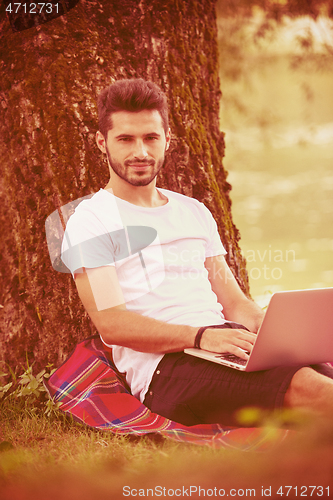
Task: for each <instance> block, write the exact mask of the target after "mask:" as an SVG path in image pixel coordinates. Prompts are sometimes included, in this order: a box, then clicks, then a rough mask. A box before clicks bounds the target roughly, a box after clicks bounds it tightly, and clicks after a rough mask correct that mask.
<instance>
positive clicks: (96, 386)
mask: <svg viewBox="0 0 333 500" xmlns="http://www.w3.org/2000/svg"><path fill="white" fill-rule="evenodd" d="M44 384H45V387H46V389H47V391H48V392H49V394H50V396H51V398H52V399H53V400H54V402H55V403H60V409H61V411H63V412H65V413H66V414H71V415H72V416H73V418H74V419H75V420H77V421H79V422H81V423H84V424H86V425H88V426H90V427H94V428H96V429H100V430H105V431H111V432H113V433H116V434H132V435H137V436H143V435H148V434H152V433H153V434H157V435H161V436H164V437H168V438H171V439H174V440H177V441H183V442H187V443H193V444H205V445H209V446H211V447H216V448H217V447H225V448H238V449H242V450H253V449H260V450H263V449H266V448H267V447H269V446H270V445H271V444H272V441H271V439H268V438H267V432H266V431H265V430H264V429H252V428H251V429H249V428H246V429H245V428H237V429H235V428H232V429H231V428H223V427H221V425H219V424H202V425H194V426H191V427H188V426H185V425H182V424H179V423H176V422H173V421H171V420H169V419H167V418H165V417H162V416H160V415H157V414H156V413H152V412H151V411H150V410H149V409H148V408H147V407H146V406H144V405H143V404H142V403H140V401H138V400H137V399H136V398H135V397H134V396H132V395H131V393H130V390H129V387H128V386H127V384H126V381H125V378H124V376H123V375H122V374H120V373H119V372H118V370H117V369H116V367H115V365H114V363H113V361H112V354H111V349H108V348H107V347H106V346H104V344H103V343H102V341H101V340H100V338H99V336H98V335H96V336H93V337H90V338H88V339H86V340H84V341H83V342H81V343H79V344H78V345H77V346H76V348H75V350H74V351H73V353H72V354H71V355H70V357H69V358H68V359H67V360H66V361H65V362H64V363H63V364H62V365H61V366H60V367H59V368H58V369H57V370H56V371H55V372H54V373H53V374H52V376H51V377H50V378H49V379H45V380H44ZM276 432H277V433H278V438H279V440H280V439H283V438H284V436H285V435H286V433H287V431H282V430H281V431H276ZM275 437H276V436H275Z"/></svg>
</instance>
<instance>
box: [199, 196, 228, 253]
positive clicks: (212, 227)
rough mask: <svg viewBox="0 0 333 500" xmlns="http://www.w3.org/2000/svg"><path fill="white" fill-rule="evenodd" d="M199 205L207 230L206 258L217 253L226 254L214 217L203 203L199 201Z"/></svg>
mask: <svg viewBox="0 0 333 500" xmlns="http://www.w3.org/2000/svg"><path fill="white" fill-rule="evenodd" d="M201 205H202V211H203V216H204V219H205V224H206V228H207V231H208V241H207V245H206V255H205V256H206V258H207V257H216V256H217V255H226V253H227V252H226V250H225V248H224V246H223V244H222V241H221V238H220V235H219V232H218V229H217V224H216V222H215V219H214V217H213V216H212V214H211V212H210V211H209V210H208V208H207V207H206V206H205V205H204V204H203V203H201Z"/></svg>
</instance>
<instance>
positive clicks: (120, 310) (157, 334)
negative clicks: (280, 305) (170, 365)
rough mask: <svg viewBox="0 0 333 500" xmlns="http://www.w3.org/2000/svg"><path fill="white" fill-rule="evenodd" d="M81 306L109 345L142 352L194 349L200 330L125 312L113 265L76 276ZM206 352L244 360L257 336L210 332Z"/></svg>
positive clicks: (206, 336) (237, 331) (210, 330)
mask: <svg viewBox="0 0 333 500" xmlns="http://www.w3.org/2000/svg"><path fill="white" fill-rule="evenodd" d="M75 283H76V287H77V290H78V293H79V296H80V298H81V300H82V303H83V305H84V307H85V309H86V310H87V312H88V314H89V316H90V317H91V319H92V321H93V323H94V324H95V326H96V328H97V330H98V332H99V333H100V335H101V337H102V339H103V340H104V342H105V343H106V344H115V345H121V346H124V347H130V348H131V349H134V350H136V351H141V352H158V353H168V352H178V351H182V350H184V349H185V348H187V347H193V346H194V339H195V336H196V334H197V331H198V328H196V327H191V326H187V325H174V324H169V323H165V322H163V321H159V320H155V319H153V318H149V317H146V316H142V315H140V314H137V313H134V312H131V311H128V310H126V305H125V304H124V299H123V296H122V292H121V289H120V286H119V282H118V278H117V274H116V270H115V268H114V267H113V266H105V267H99V268H96V269H83V272H78V273H75ZM204 338H205V345H202V347H203V348H204V349H207V350H210V351H215V352H231V353H233V354H236V355H238V356H241V357H243V358H246V357H247V356H246V355H245V354H244V353H243V352H242V351H241V349H239V348H242V349H244V350H248V351H250V350H251V349H252V344H253V342H254V338H255V335H253V334H252V333H248V332H245V331H244V330H232V329H223V330H222V329H221V330H215V329H207V330H206V331H205V333H204Z"/></svg>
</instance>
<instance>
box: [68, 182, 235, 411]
mask: <svg viewBox="0 0 333 500" xmlns="http://www.w3.org/2000/svg"><path fill="white" fill-rule="evenodd" d="M159 191H160V192H161V193H162V194H163V195H164V196H165V197H166V198H167V199H168V202H167V203H166V204H165V205H162V206H159V207H156V208H146V207H140V206H136V205H133V204H131V203H128V202H127V201H124V200H122V199H120V198H117V197H115V196H114V195H113V194H112V193H111V192H110V191H107V190H104V189H100V191H98V192H97V193H96V194H95V195H94V196H93V197H92V198H90V199H88V200H84V201H82V202H81V203H80V204H79V205H78V206H77V208H76V209H75V213H74V214H73V215H72V216H71V217H70V219H69V221H68V223H67V226H66V231H65V236H64V239H63V245H62V260H63V262H64V264H65V265H66V266H67V267H68V268H69V269H70V271H71V272H72V274H74V271H77V270H78V269H80V268H82V267H86V268H96V267H100V266H106V265H110V266H115V268H116V272H117V277H118V280H119V284H120V287H121V289H122V292H123V296H124V299H125V303H126V308H127V309H128V310H129V311H133V312H136V313H138V314H142V315H144V316H148V317H151V318H155V319H157V320H161V321H164V322H167V323H173V324H179V325H189V326H197V327H200V326H204V325H210V324H211V325H213V324H222V323H224V321H225V320H224V316H223V314H222V306H221V304H219V303H218V301H217V297H216V295H215V293H214V292H213V291H212V289H211V285H210V282H209V280H208V273H207V270H206V268H205V266H204V262H205V259H206V258H207V257H213V256H217V255H222V254H223V255H224V254H226V251H225V249H224V248H223V245H222V243H221V240H220V237H219V234H218V231H217V226H216V222H215V220H214V219H213V217H212V215H211V213H210V211H209V210H208V209H207V208H206V207H205V205H204V204H203V203H200V202H199V201H198V200H195V199H194V198H189V197H187V196H184V195H181V194H178V193H174V192H172V191H168V190H165V189H159ZM97 307H98V304H97ZM98 308H99V307H98ZM111 347H112V349H113V359H114V362H115V365H116V367H117V368H118V370H119V371H120V372H125V373H126V380H127V383H128V384H129V386H130V387H131V391H132V394H133V395H134V396H136V397H137V398H138V399H140V400H141V401H143V400H144V397H145V394H146V392H147V389H148V387H149V384H150V381H151V378H152V376H153V373H154V371H155V369H156V367H157V365H158V363H159V361H160V360H161V359H162V357H163V354H162V353H161V354H159V353H144V352H138V351H134V350H132V349H129V348H127V347H122V346H111Z"/></svg>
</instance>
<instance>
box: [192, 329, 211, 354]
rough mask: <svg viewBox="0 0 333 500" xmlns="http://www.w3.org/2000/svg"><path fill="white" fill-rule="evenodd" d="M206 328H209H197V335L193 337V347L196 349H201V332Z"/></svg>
mask: <svg viewBox="0 0 333 500" xmlns="http://www.w3.org/2000/svg"><path fill="white" fill-rule="evenodd" d="M207 328H209V326H202V327H201V328H199V330H198V332H197V334H196V336H195V339H194V347H195V348H196V349H201V347H200V342H201V337H202V334H203V332H204V331H205V330H206V329H207Z"/></svg>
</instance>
